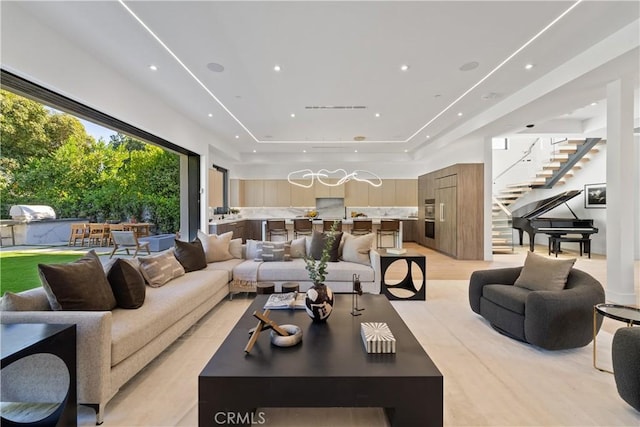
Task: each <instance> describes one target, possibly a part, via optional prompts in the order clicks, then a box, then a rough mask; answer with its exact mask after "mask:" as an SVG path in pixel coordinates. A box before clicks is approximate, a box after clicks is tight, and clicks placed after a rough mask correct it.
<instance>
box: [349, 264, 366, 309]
mask: <svg viewBox="0 0 640 427" xmlns="http://www.w3.org/2000/svg"><path fill="white" fill-rule="evenodd" d="M351 282H352V283H353V291H352V293H351V315H352V316H360V315H361V314H362V313H360V312H361V311H362V310H364V308H359V307H358V296H359V295H362V284H361V283H360V275H359V274H354V275H353V278H352V279H351Z"/></svg>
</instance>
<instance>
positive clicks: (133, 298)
mask: <svg viewBox="0 0 640 427" xmlns="http://www.w3.org/2000/svg"><path fill="white" fill-rule="evenodd" d="M107 280H108V281H109V284H110V285H111V289H112V290H113V295H114V296H115V297H116V302H117V303H118V307H121V308H139V307H141V306H142V304H143V303H144V297H145V296H146V289H147V287H146V286H145V282H144V277H142V273H140V270H139V269H138V266H137V264H134V263H133V262H131V261H129V260H126V259H122V258H116V260H115V262H114V263H113V265H112V266H111V268H110V269H109V272H108V273H107Z"/></svg>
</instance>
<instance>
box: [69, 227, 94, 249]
mask: <svg viewBox="0 0 640 427" xmlns="http://www.w3.org/2000/svg"><path fill="white" fill-rule="evenodd" d="M87 237H89V229H88V228H87V224H85V223H75V224H71V234H70V235H69V244H68V246H71V244H72V243H73V246H75V245H76V241H78V240H80V246H84V239H86V238H87Z"/></svg>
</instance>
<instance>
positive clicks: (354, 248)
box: [342, 233, 374, 265]
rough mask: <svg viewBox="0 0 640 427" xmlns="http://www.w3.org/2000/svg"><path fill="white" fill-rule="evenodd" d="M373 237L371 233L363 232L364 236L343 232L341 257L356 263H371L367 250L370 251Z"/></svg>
mask: <svg viewBox="0 0 640 427" xmlns="http://www.w3.org/2000/svg"><path fill="white" fill-rule="evenodd" d="M373 239H374V235H373V233H369V234H365V235H364V236H353V235H351V234H349V233H345V234H344V238H343V239H342V240H343V246H342V259H343V260H344V261H349V262H355V263H357V264H364V265H371V257H370V256H369V252H371V246H372V245H373Z"/></svg>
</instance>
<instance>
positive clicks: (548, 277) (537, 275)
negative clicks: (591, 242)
mask: <svg viewBox="0 0 640 427" xmlns="http://www.w3.org/2000/svg"><path fill="white" fill-rule="evenodd" d="M575 262H576V259H575V258H572V259H566V260H564V259H563V260H557V259H551V258H546V257H543V256H540V255H536V254H534V253H533V252H527V258H526V259H525V261H524V267H523V268H522V271H521V272H520V276H518V278H517V279H516V281H515V282H514V286H519V287H521V288H527V289H529V290H532V291H560V290H562V289H564V287H565V285H566V283H567V277H568V276H569V272H570V271H571V268H572V267H573V264H574V263H575Z"/></svg>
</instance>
